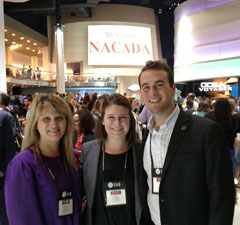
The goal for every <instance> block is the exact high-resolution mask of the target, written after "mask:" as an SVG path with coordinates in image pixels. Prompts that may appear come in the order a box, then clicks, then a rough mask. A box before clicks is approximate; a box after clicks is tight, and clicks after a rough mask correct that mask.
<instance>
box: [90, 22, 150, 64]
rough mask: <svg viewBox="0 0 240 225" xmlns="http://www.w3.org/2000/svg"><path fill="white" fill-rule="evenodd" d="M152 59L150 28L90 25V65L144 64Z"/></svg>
mask: <svg viewBox="0 0 240 225" xmlns="http://www.w3.org/2000/svg"><path fill="white" fill-rule="evenodd" d="M152 59H153V56H152V38H151V30H150V28H148V27H138V26H120V25H114V26H113V25H89V26H88V65H131V66H142V65H145V64H146V61H148V60H152Z"/></svg>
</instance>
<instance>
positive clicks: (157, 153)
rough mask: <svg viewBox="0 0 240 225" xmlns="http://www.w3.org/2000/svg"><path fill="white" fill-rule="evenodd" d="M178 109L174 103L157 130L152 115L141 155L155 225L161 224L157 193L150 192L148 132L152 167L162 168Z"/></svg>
mask: <svg viewBox="0 0 240 225" xmlns="http://www.w3.org/2000/svg"><path fill="white" fill-rule="evenodd" d="M179 112H180V109H179V107H178V105H176V107H175V109H174V110H173V112H172V113H171V115H170V116H169V117H168V118H167V119H166V120H165V122H164V123H163V124H162V125H161V126H160V128H159V131H156V130H155V129H154V119H153V117H152V118H151V120H150V121H149V123H148V129H149V134H148V137H147V140H146V143H145V147H144V155H143V166H144V170H145V172H146V174H147V176H148V178H147V183H148V194H147V200H148V206H149V210H150V214H151V218H152V221H153V222H154V224H156V225H161V220H160V208H159V194H153V193H152V167H151V156H150V134H151V135H152V140H151V152H152V158H153V164H154V165H153V168H163V165H164V161H165V158H166V154H167V150H168V145H169V142H170V138H171V136H172V132H173V129H174V126H175V124H176V121H177V118H178V115H179Z"/></svg>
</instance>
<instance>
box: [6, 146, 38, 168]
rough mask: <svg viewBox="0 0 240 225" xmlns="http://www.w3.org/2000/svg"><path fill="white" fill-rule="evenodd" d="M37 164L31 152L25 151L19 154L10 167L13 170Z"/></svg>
mask: <svg viewBox="0 0 240 225" xmlns="http://www.w3.org/2000/svg"><path fill="white" fill-rule="evenodd" d="M34 163H35V157H34V154H33V152H32V151H31V150H24V151H22V152H20V153H19V154H17V155H16V156H15V157H14V158H13V159H12V161H11V163H10V165H9V167H11V168H15V167H17V168H20V167H26V166H30V167H31V166H33V164H34Z"/></svg>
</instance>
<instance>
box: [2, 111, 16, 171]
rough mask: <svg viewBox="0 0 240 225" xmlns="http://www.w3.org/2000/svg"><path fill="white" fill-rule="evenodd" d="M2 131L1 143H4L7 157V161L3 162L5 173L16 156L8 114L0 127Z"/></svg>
mask: <svg viewBox="0 0 240 225" xmlns="http://www.w3.org/2000/svg"><path fill="white" fill-rule="evenodd" d="M0 129H1V132H0V133H1V142H2V147H3V151H4V156H5V159H4V160H3V161H4V168H3V172H4V173H5V170H6V168H7V166H8V164H9V162H10V161H11V160H12V158H13V157H14V156H15V154H16V148H15V145H14V137H13V129H12V124H11V120H10V117H9V116H8V115H7V113H6V115H5V117H4V119H3V121H2V126H1V127H0Z"/></svg>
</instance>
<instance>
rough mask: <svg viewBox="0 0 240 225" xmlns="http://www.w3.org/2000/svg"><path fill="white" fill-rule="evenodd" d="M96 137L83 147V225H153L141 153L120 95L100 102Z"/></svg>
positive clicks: (129, 112)
mask: <svg viewBox="0 0 240 225" xmlns="http://www.w3.org/2000/svg"><path fill="white" fill-rule="evenodd" d="M96 138H97V140H94V141H91V142H88V143H86V144H84V145H83V153H82V160H83V178H84V189H85V194H86V206H85V209H84V224H85V225H140V224H141V225H147V224H153V223H152V222H151V220H150V219H149V218H150V215H149V210H148V207H147V202H146V199H147V198H146V196H144V194H143V193H144V188H147V187H146V184H145V182H144V179H145V178H144V177H142V176H141V175H142V173H143V166H142V155H143V152H142V148H141V145H140V143H139V142H137V141H136V131H135V120H134V117H133V115H132V113H131V105H130V103H129V102H128V100H127V99H126V98H125V97H124V96H122V95H120V94H113V95H110V96H109V97H108V98H106V99H105V100H104V102H103V106H102V116H101V117H100V118H99V120H98V124H97V128H96Z"/></svg>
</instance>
